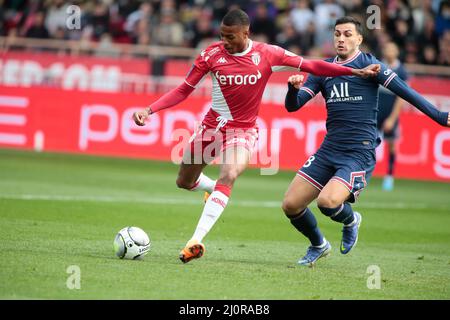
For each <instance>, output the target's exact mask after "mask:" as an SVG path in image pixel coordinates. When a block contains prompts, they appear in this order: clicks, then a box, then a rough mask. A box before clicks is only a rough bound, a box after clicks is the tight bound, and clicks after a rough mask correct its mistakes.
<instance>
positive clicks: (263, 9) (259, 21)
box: [250, 2, 277, 42]
mask: <svg viewBox="0 0 450 320" xmlns="http://www.w3.org/2000/svg"><path fill="white" fill-rule="evenodd" d="M250 30H251V33H252V34H254V35H259V34H264V35H266V37H267V41H268V42H274V41H275V37H276V34H277V27H276V25H275V20H274V19H273V18H272V17H270V16H269V12H268V9H267V5H266V4H265V3H264V2H262V3H259V4H258V5H257V6H256V13H255V16H254V17H253V18H252V19H251V25H250Z"/></svg>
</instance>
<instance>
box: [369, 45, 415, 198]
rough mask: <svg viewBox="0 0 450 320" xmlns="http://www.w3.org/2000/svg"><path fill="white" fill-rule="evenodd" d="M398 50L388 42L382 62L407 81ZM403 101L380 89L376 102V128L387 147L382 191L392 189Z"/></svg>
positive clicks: (390, 92) (382, 88)
mask: <svg viewBox="0 0 450 320" xmlns="http://www.w3.org/2000/svg"><path fill="white" fill-rule="evenodd" d="M398 55H399V50H398V47H397V45H396V44H395V43H393V42H389V43H387V44H386V45H385V46H384V48H383V62H384V63H386V65H387V66H388V67H389V68H390V69H391V70H392V71H394V72H395V73H396V74H397V76H398V77H400V79H402V80H403V81H407V80H408V73H407V72H406V69H405V68H404V66H403V64H402V63H401V62H400V60H399V59H398ZM403 103H404V100H403V99H401V98H399V97H397V96H396V95H395V94H394V93H393V92H392V91H390V90H388V89H386V88H385V87H383V86H381V87H380V95H379V100H378V116H377V128H378V131H379V132H380V134H381V136H382V137H383V140H384V141H385V142H386V143H387V145H388V152H389V153H388V168H387V174H386V175H385V176H384V179H383V186H382V187H383V190H385V191H391V190H393V188H394V169H395V160H396V146H395V142H396V141H397V139H398V137H399V134H400V129H399V121H398V118H399V115H400V111H401V109H402V105H403Z"/></svg>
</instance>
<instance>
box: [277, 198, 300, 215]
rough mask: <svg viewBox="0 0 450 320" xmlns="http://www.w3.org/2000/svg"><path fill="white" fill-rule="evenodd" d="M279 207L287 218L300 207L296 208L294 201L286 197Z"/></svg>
mask: <svg viewBox="0 0 450 320" xmlns="http://www.w3.org/2000/svg"><path fill="white" fill-rule="evenodd" d="M281 209H282V210H283V212H284V214H285V215H286V216H287V217H288V218H289V217H291V216H295V215H296V214H298V212H299V211H300V208H298V205H297V204H296V203H294V201H292V200H290V199H286V198H285V199H284V200H283V203H282V204H281Z"/></svg>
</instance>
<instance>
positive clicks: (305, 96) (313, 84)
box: [297, 74, 322, 108]
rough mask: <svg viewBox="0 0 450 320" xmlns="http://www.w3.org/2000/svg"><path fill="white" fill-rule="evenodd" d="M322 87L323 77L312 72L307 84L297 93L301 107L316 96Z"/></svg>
mask: <svg viewBox="0 0 450 320" xmlns="http://www.w3.org/2000/svg"><path fill="white" fill-rule="evenodd" d="M321 89H322V77H318V76H314V75H312V74H310V75H309V76H308V79H307V80H306V82H305V84H304V85H303V86H302V87H301V88H300V90H299V91H298V95H297V104H298V106H299V108H301V107H303V106H304V105H305V103H307V102H308V101H309V100H311V99H312V98H314V97H315V96H316V94H318V93H319V92H320V90H321Z"/></svg>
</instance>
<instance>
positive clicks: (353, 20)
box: [334, 16, 364, 35]
mask: <svg viewBox="0 0 450 320" xmlns="http://www.w3.org/2000/svg"><path fill="white" fill-rule="evenodd" d="M344 23H353V24H354V25H355V29H356V31H357V32H358V33H359V34H360V35H363V32H364V30H363V26H362V24H361V22H359V20H358V19H356V18H353V17H350V16H345V17H342V18H339V19H337V20H336V23H335V24H334V27H335V28H336V26H338V25H340V24H344Z"/></svg>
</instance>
